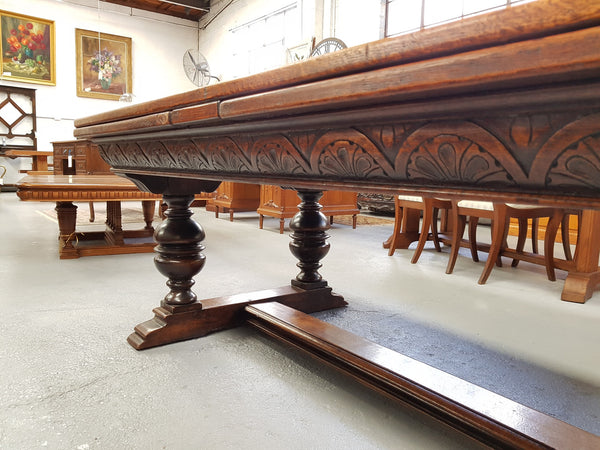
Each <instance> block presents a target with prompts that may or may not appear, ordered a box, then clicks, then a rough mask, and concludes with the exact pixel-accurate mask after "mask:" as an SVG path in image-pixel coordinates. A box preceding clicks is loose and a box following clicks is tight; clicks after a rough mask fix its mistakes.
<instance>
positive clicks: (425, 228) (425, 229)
mask: <svg viewBox="0 0 600 450" xmlns="http://www.w3.org/2000/svg"><path fill="white" fill-rule="evenodd" d="M423 205H424V207H423V224H422V225H421V233H420V234H419V242H418V243H417V248H416V249H415V252H414V253H413V257H412V259H411V260H410V262H411V263H412V264H416V262H417V261H418V260H419V256H421V252H423V249H424V248H425V244H426V243H427V238H428V237H429V228H430V227H431V220H432V215H433V199H431V198H424V199H423Z"/></svg>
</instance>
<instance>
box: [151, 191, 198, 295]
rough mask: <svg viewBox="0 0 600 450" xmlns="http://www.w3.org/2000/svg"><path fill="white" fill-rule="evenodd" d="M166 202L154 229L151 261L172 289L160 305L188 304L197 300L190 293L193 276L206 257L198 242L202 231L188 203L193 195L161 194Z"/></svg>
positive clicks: (190, 202) (191, 200) (192, 198)
mask: <svg viewBox="0 0 600 450" xmlns="http://www.w3.org/2000/svg"><path fill="white" fill-rule="evenodd" d="M163 201H164V202H165V203H166V204H167V210H166V211H165V215H166V217H167V218H166V219H165V220H164V221H163V222H161V224H160V225H159V226H158V227H157V228H156V230H155V232H154V239H155V240H156V242H157V243H158V245H157V246H156V248H155V251H156V256H155V257H154V264H155V265H156V268H157V269H158V271H159V272H160V273H162V274H163V275H164V276H166V277H167V278H168V281H167V286H169V288H170V289H171V290H170V292H169V293H168V294H167V295H166V296H165V298H164V299H163V301H162V303H161V304H162V305H163V306H164V305H189V304H191V303H196V294H194V293H193V292H192V289H191V288H192V286H193V285H194V280H193V277H194V276H195V275H197V274H198V273H199V272H200V270H202V267H203V266H204V262H205V259H206V257H205V256H204V255H203V254H202V251H203V250H204V246H203V245H202V244H201V242H202V241H203V240H204V237H205V234H204V230H203V229H202V227H201V226H200V225H199V224H198V223H197V222H196V221H194V220H193V219H192V218H191V217H192V214H193V212H192V210H191V209H190V205H191V204H192V202H193V201H194V195H193V194H190V195H166V194H165V195H163Z"/></svg>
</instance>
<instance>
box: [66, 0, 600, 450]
mask: <svg viewBox="0 0 600 450" xmlns="http://www.w3.org/2000/svg"><path fill="white" fill-rule="evenodd" d="M599 48H600V4H598V2H589V1H585V0H560V1H557V0H538V1H536V2H531V3H527V4H524V5H522V6H518V7H514V8H509V9H507V10H503V11H497V12H494V13H490V14H487V15H481V16H477V17H473V18H471V19H468V20H464V21H462V22H455V23H450V24H445V25H443V26H440V27H436V28H431V29H426V30H424V31H421V32H418V33H414V34H411V35H407V36H399V37H397V38H392V39H385V40H381V41H377V42H373V43H368V44H364V45H361V46H357V47H353V48H349V49H346V50H342V51H340V52H336V53H332V54H328V55H323V56H321V57H318V58H310V59H308V60H306V61H303V62H300V63H298V64H294V65H291V66H286V67H282V68H280V69H276V70H273V71H270V72H268V73H263V74H259V75H257V76H252V77H248V78H241V79H237V80H233V81H231V82H223V83H219V84H215V85H212V86H207V87H205V88H202V89H198V90H194V91H191V92H187V93H184V94H179V95H174V96H171V97H167V98H163V99H159V100H156V101H152V102H148V103H145V104H139V105H132V106H130V107H125V108H121V109H119V110H116V111H111V112H107V113H103V114H99V115H96V116H92V117H87V118H82V119H79V120H77V121H76V127H77V129H76V132H75V134H76V137H78V138H83V139H90V140H92V141H93V142H94V143H96V144H97V145H98V146H99V148H100V153H101V155H102V157H103V158H104V159H105V160H106V161H107V162H108V163H109V164H110V165H111V166H112V167H113V170H114V171H115V172H117V173H120V174H122V175H125V176H127V177H129V178H130V179H132V180H134V182H135V183H136V184H137V185H138V186H140V187H141V188H143V189H145V190H147V191H150V192H153V193H160V194H162V195H163V198H164V200H165V201H166V202H167V204H168V205H169V210H168V211H167V215H168V218H167V220H165V221H164V222H163V223H162V224H161V225H160V226H159V228H158V229H157V232H156V234H155V238H156V240H157V243H158V245H157V248H156V251H157V255H156V257H155V264H156V266H157V268H158V270H159V271H160V272H161V274H163V275H165V276H166V277H167V278H168V282H167V284H168V287H169V292H168V293H167V295H166V296H165V297H164V298H163V300H162V301H161V305H160V307H158V308H156V309H155V310H154V313H155V317H154V318H153V319H150V320H148V321H146V322H143V323H141V324H139V325H138V326H137V327H136V328H135V332H134V333H133V334H132V335H130V337H129V342H130V344H131V345H133V346H134V347H135V348H137V349H143V348H148V347H152V346H155V345H162V344H166V343H169V342H174V341H178V340H183V339H190V338H195V337H199V336H203V335H205V334H207V333H210V332H213V331H217V330H221V329H223V328H227V327H232V326H236V325H238V324H240V323H243V322H247V323H250V324H251V325H253V326H255V327H256V328H258V329H260V330H263V331H265V332H266V333H267V334H269V335H270V336H273V337H276V338H278V339H281V340H282V341H285V342H288V343H290V344H292V345H294V346H295V347H297V348H302V349H304V350H306V351H308V352H310V353H311V354H313V355H315V356H316V357H317V358H320V359H322V360H325V361H327V362H328V363H329V364H331V365H333V366H334V367H337V368H339V369H340V370H342V371H345V372H347V373H349V374H350V375H351V376H353V377H355V378H357V379H359V380H361V381H362V382H363V383H365V384H367V385H369V386H371V387H373V388H374V389H377V390H378V391H380V392H384V393H386V394H387V395H391V396H394V397H396V398H399V399H400V400H402V401H404V402H406V403H408V404H410V405H413V406H415V407H417V408H420V409H421V410H423V411H425V412H426V413H427V414H430V415H432V416H434V417H436V418H438V419H439V420H441V421H443V422H445V423H446V424H448V425H450V426H452V427H454V428H456V429H458V430H460V431H462V432H465V433H468V434H470V435H471V436H473V437H474V438H475V439H478V440H480V441H482V442H483V443H485V444H487V445H489V446H491V447H495V448H505V447H508V448H532V447H535V446H538V447H542V448H598V447H600V438H599V437H597V436H594V435H591V434H589V433H586V432H584V431H582V430H578V429H576V428H574V427H572V426H570V425H567V424H565V423H564V422H561V421H558V420H556V419H554V418H552V417H549V416H547V415H544V414H541V413H539V412H536V411H533V410H531V409H530V408H527V407H526V406H524V405H520V404H518V403H516V402H512V401H510V400H508V399H506V398H503V397H500V396H498V395H496V394H493V393H491V392H489V391H486V390H485V389H482V388H479V387H477V386H474V385H472V384H470V383H467V382H466V381H462V380H457V379H455V378H452V377H450V376H449V375H448V374H443V373H440V371H436V370H435V369H432V368H431V367H428V366H424V365H420V364H418V362H416V361H414V360H411V359H410V358H407V357H404V356H403V355H399V354H397V353H395V352H391V351H390V350H387V349H384V348H381V347H378V346H376V345H375V344H373V343H369V342H366V341H365V340H363V339H361V338H359V337H358V336H355V335H352V334H350V333H347V332H345V331H344V330H340V329H337V328H335V327H332V326H331V325H328V324H325V323H323V322H321V321H318V320H316V319H314V318H312V317H310V316H307V315H306V314H305V313H307V312H313V311H317V310H322V309H327V308H333V307H338V306H342V305H345V304H346V302H345V301H344V300H343V299H342V298H341V297H339V296H338V295H336V294H334V293H333V292H332V291H331V288H330V287H329V286H328V284H327V282H326V281H325V280H324V279H323V278H322V276H321V275H320V273H319V268H320V267H321V260H323V258H324V257H325V256H326V255H327V252H328V251H329V241H328V235H327V233H326V232H327V229H328V227H329V224H328V220H327V218H326V217H325V216H324V215H323V214H322V213H321V212H320V205H319V203H318V201H319V199H320V197H321V195H322V191H325V190H347V191H353V192H375V193H378V192H380V193H386V194H394V193H397V192H404V191H406V192H423V193H428V194H433V195H438V196H444V197H459V198H469V199H484V200H497V201H504V202H506V201H509V202H512V203H519V202H521V203H529V204H531V203H534V204H548V205H560V206H566V207H569V208H582V209H584V211H583V214H582V217H581V223H580V240H581V239H584V240H585V241H584V242H586V245H585V246H584V247H582V248H581V251H578V252H577V254H576V256H575V261H574V262H573V263H571V264H565V265H564V266H563V267H564V268H566V270H568V276H567V279H566V280H565V284H564V288H563V293H562V298H563V299H565V300H570V301H578V302H584V301H585V299H587V298H589V297H590V296H591V295H592V293H593V291H594V289H595V288H596V286H597V285H598V283H599V282H600V271H599V270H598V259H599V257H600V236H599V235H598V230H599V229H600V227H599V224H600V52H599V51H598V49H599ZM223 180H226V181H233V182H240V183H253V184H269V185H278V186H289V187H293V188H294V189H295V190H296V191H297V192H298V195H299V196H300V198H301V206H300V210H299V212H298V214H297V215H296V216H294V218H292V220H291V222H290V228H291V230H292V234H291V242H290V244H289V248H290V250H291V252H292V254H293V255H294V257H295V258H296V259H298V261H299V262H298V264H297V267H298V269H299V273H298V274H297V275H296V276H295V277H294V278H293V279H292V281H291V283H290V285H289V286H285V287H282V288H277V289H269V290H266V291H262V292H258V293H256V292H255V293H247V294H242V295H233V296H228V297H219V298H215V299H206V300H202V301H199V300H198V299H197V297H196V295H195V293H194V292H193V290H192V286H193V284H194V281H193V277H194V276H196V275H197V274H198V273H199V272H200V271H201V269H202V267H203V265H204V261H205V256H204V254H203V253H202V251H203V249H204V247H203V245H202V241H203V240H204V237H205V236H204V232H203V230H202V228H201V227H200V225H198V224H197V223H195V222H194V221H193V220H192V218H191V215H192V212H191V210H190V209H189V204H190V203H191V202H192V201H193V198H194V194H195V193H197V192H203V191H205V192H210V191H214V190H215V189H216V188H217V186H218V185H219V183H220V182H221V181H223ZM359 269H360V268H359ZM132 282H135V281H134V280H132ZM218 282H220V283H222V279H219V281H218ZM582 307H584V306H582ZM442 380H444V381H442Z"/></svg>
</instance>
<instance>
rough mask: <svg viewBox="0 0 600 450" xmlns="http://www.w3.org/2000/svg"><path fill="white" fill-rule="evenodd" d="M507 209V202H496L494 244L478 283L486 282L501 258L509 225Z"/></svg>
mask: <svg viewBox="0 0 600 450" xmlns="http://www.w3.org/2000/svg"><path fill="white" fill-rule="evenodd" d="M506 210H507V207H506V205H505V204H503V203H502V204H494V218H493V219H492V244H491V245H490V253H489V255H488V259H487V261H486V263H485V267H484V268H483V272H482V273H481V276H480V277H479V281H478V282H477V283H478V284H485V282H486V281H487V279H488V277H489V276H490V273H492V269H493V268H494V264H495V263H496V262H497V261H498V259H499V258H500V251H501V250H502V247H503V245H504V242H505V241H506V234H507V230H508V228H507V226H506Z"/></svg>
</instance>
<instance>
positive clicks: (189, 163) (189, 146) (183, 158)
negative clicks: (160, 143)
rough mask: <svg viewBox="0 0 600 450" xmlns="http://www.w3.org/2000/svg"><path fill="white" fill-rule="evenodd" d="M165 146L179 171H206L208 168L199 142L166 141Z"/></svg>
mask: <svg viewBox="0 0 600 450" xmlns="http://www.w3.org/2000/svg"><path fill="white" fill-rule="evenodd" d="M165 146H166V147H167V149H168V150H169V153H170V154H171V155H172V156H173V159H174V160H175V161H176V164H177V168H179V169H197V170H207V169H208V168H209V165H208V162H207V160H206V157H205V156H204V154H203V152H202V150H201V146H202V143H201V142H195V141H190V140H177V141H167V142H166V143H165Z"/></svg>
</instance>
